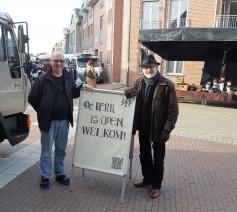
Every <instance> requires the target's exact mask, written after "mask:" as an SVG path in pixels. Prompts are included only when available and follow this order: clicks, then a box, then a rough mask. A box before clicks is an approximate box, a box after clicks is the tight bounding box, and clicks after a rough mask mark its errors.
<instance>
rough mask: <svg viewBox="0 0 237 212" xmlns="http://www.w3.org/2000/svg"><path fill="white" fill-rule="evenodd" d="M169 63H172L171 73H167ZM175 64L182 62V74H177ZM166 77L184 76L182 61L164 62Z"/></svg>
mask: <svg viewBox="0 0 237 212" xmlns="http://www.w3.org/2000/svg"><path fill="white" fill-rule="evenodd" d="M170 62H174V66H173V72H172V73H171V72H168V68H169V67H168V66H169V63H170ZM177 62H182V72H181V73H177V72H176V70H177ZM165 75H167V76H183V75H184V61H167V62H166V74H165Z"/></svg>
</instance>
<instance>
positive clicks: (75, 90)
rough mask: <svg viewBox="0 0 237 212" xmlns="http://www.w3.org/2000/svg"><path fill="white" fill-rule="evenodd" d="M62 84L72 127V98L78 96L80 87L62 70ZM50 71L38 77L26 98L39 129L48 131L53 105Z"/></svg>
mask: <svg viewBox="0 0 237 212" xmlns="http://www.w3.org/2000/svg"><path fill="white" fill-rule="evenodd" d="M62 76H63V82H64V88H65V93H66V98H67V101H68V105H69V112H70V113H69V122H70V123H71V125H72V126H73V98H77V97H79V96H80V90H81V88H82V85H80V86H79V87H76V85H75V84H74V82H73V79H72V77H71V76H70V74H69V73H68V72H67V71H66V70H63V75H62ZM53 86H54V84H53V79H52V73H51V70H50V71H49V72H47V73H46V74H43V75H42V76H40V77H39V78H38V79H37V80H36V81H35V83H34V84H33V86H32V89H31V91H30V94H29V96H28V102H29V103H30V104H31V105H32V107H33V108H34V109H35V111H36V112H37V118H38V123H39V128H40V130H42V131H46V132H48V131H49V128H50V124H51V117H52V109H53V104H54V89H53Z"/></svg>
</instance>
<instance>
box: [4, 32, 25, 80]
mask: <svg viewBox="0 0 237 212" xmlns="http://www.w3.org/2000/svg"><path fill="white" fill-rule="evenodd" d="M6 35H7V36H6V39H7V58H8V65H9V69H10V71H11V76H12V78H20V77H21V68H20V61H19V57H18V52H17V46H16V40H15V38H14V35H13V33H12V32H10V31H7V34H6Z"/></svg>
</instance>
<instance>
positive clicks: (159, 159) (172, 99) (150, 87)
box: [125, 55, 179, 199]
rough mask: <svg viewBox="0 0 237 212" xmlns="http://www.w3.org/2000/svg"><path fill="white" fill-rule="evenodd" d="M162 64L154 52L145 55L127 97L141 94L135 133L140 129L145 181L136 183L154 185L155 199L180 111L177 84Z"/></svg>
mask: <svg viewBox="0 0 237 212" xmlns="http://www.w3.org/2000/svg"><path fill="white" fill-rule="evenodd" d="M158 65H160V63H157V61H156V60H155V58H154V56H153V55H147V56H145V57H144V59H143V60H142V64H141V67H142V76H141V77H139V78H138V79H137V80H136V82H135V84H134V86H133V87H132V88H129V89H126V90H125V95H126V97H127V98H131V97H133V96H136V97H137V100H136V109H135V115H134V123H133V134H135V133H136V130H138V131H139V143H140V162H141V167H142V174H143V181H142V182H139V183H136V184H135V185H134V186H135V187H137V188H141V187H147V186H152V190H151V193H150V197H151V198H152V199H154V198H157V197H159V195H160V188H161V183H162V180H163V174H164V158H165V142H166V141H167V140H169V137H170V133H171V131H172V130H173V129H174V127H175V123H176V121H177V118H178V113H179V109H178V101H177V97H176V92H175V87H174V84H173V83H172V82H171V81H170V80H169V79H167V78H165V77H163V76H162V75H161V74H160V73H159V71H158ZM152 149H153V155H152Z"/></svg>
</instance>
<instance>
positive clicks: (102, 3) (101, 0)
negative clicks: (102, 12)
mask: <svg viewBox="0 0 237 212" xmlns="http://www.w3.org/2000/svg"><path fill="white" fill-rule="evenodd" d="M103 7H104V0H100V8H103Z"/></svg>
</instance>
